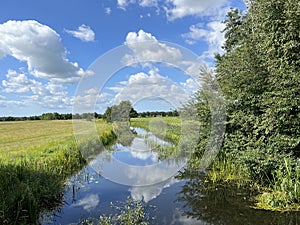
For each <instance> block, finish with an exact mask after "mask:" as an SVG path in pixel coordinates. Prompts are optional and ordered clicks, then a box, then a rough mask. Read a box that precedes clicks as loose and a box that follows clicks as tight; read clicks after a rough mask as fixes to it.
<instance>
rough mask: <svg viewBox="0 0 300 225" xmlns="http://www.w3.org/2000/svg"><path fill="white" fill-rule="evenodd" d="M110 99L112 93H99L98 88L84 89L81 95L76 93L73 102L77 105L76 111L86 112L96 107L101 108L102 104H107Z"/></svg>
mask: <svg viewBox="0 0 300 225" xmlns="http://www.w3.org/2000/svg"><path fill="white" fill-rule="evenodd" d="M109 101H110V95H109V94H108V93H99V89H98V88H90V89H87V90H84V91H83V93H82V94H81V95H76V96H75V97H74V98H73V103H74V105H76V110H77V111H76V113H82V112H86V111H89V110H90V109H94V108H95V109H96V108H101V106H106V104H107V103H109ZM104 108H105V107H104Z"/></svg>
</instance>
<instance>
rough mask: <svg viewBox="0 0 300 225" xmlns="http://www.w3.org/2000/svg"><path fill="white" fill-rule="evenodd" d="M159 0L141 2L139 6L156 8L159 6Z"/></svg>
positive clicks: (142, 0) (143, 0)
mask: <svg viewBox="0 0 300 225" xmlns="http://www.w3.org/2000/svg"><path fill="white" fill-rule="evenodd" d="M157 4H158V0H140V1H139V5H140V6H142V7H154V6H157Z"/></svg>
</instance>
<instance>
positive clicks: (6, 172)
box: [0, 120, 116, 224]
mask: <svg viewBox="0 0 300 225" xmlns="http://www.w3.org/2000/svg"><path fill="white" fill-rule="evenodd" d="M80 123H82V125H83V126H82V127H83V128H84V127H85V125H90V124H88V123H92V122H91V121H80ZM95 124H96V128H97V131H98V135H99V138H100V139H99V140H101V141H102V142H103V143H104V144H109V143H110V142H113V140H114V139H115V138H116V136H115V134H114V131H113V126H112V124H107V123H105V122H103V121H102V120H97V121H96V123H95ZM82 132H83V133H84V132H85V131H84V129H82ZM99 140H88V139H86V142H85V143H80V144H77V143H76V141H75V137H74V134H73V126H72V121H70V120H66V121H64V120H51V121H50V120H49V121H19V122H1V123H0V180H1V183H0V223H1V224H34V223H36V222H37V221H38V219H39V216H40V214H41V213H42V212H43V211H45V210H51V209H54V208H55V207H58V206H59V205H60V204H61V203H62V200H63V199H62V197H63V188H64V183H65V181H66V179H67V178H68V177H69V176H70V175H72V174H74V173H75V172H76V171H78V170H80V169H82V168H83V166H85V165H86V163H87V162H86V159H85V158H84V157H83V156H82V153H81V149H85V150H86V151H85V153H86V154H87V153H95V151H100V150H101V149H99V148H97V146H102V145H100V144H99V143H100V141H99Z"/></svg>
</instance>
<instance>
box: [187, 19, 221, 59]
mask: <svg viewBox="0 0 300 225" xmlns="http://www.w3.org/2000/svg"><path fill="white" fill-rule="evenodd" d="M224 28H225V25H224V24H223V23H221V22H220V21H212V22H209V23H207V24H206V25H203V24H201V23H199V24H196V25H192V26H190V28H189V30H190V31H189V32H188V33H185V34H183V35H182V37H183V38H185V39H186V42H187V43H189V44H195V43H196V42H197V41H198V40H204V41H205V42H206V43H207V45H208V50H207V51H205V52H204V53H203V58H213V57H214V54H215V53H219V52H222V45H223V43H224V41H225V38H224V34H223V33H222V30H224Z"/></svg>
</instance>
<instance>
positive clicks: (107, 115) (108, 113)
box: [103, 107, 111, 122]
mask: <svg viewBox="0 0 300 225" xmlns="http://www.w3.org/2000/svg"><path fill="white" fill-rule="evenodd" d="M103 119H104V120H105V121H106V122H111V107H107V109H106V110H105V112H104V114H103Z"/></svg>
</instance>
